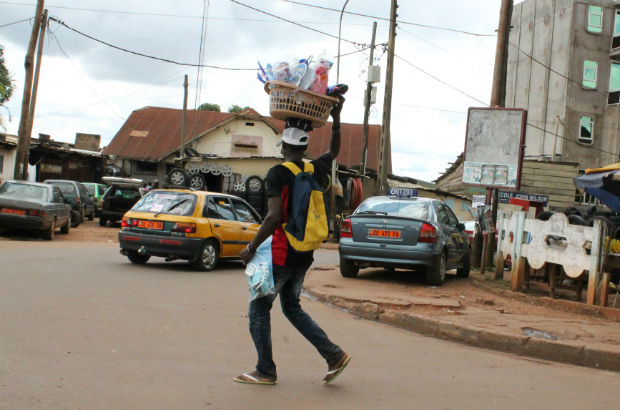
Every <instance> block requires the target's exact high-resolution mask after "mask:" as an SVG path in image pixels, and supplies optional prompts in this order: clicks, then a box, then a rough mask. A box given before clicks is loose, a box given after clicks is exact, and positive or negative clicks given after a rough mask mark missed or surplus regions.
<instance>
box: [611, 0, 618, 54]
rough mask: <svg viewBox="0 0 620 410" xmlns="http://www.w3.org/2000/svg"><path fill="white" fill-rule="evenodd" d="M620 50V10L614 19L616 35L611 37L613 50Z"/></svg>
mask: <svg viewBox="0 0 620 410" xmlns="http://www.w3.org/2000/svg"><path fill="white" fill-rule="evenodd" d="M617 48H620V9H619V10H616V17H615V19H614V33H613V34H612V37H611V49H612V50H615V49H617Z"/></svg>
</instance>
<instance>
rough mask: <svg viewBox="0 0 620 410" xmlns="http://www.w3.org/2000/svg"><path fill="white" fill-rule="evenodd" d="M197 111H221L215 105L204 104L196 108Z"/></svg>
mask: <svg viewBox="0 0 620 410" xmlns="http://www.w3.org/2000/svg"><path fill="white" fill-rule="evenodd" d="M198 109H199V110H203V111H215V112H221V111H222V110H221V109H220V106H219V105H217V104H212V103H204V104H200V107H198Z"/></svg>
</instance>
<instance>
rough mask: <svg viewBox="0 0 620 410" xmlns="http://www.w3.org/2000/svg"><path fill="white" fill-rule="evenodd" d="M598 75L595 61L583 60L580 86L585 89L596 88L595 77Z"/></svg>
mask: <svg viewBox="0 0 620 410" xmlns="http://www.w3.org/2000/svg"><path fill="white" fill-rule="evenodd" d="M597 73H598V63H597V62H596V61H590V60H584V62H583V80H582V81H581V84H582V85H583V86H584V87H586V88H596V77H597Z"/></svg>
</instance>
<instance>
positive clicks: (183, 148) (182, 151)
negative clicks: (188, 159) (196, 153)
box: [179, 74, 187, 165]
mask: <svg viewBox="0 0 620 410" xmlns="http://www.w3.org/2000/svg"><path fill="white" fill-rule="evenodd" d="M186 123H187V74H185V81H183V120H182V121H181V154H180V155H179V157H180V158H181V163H183V160H184V159H185V127H186ZM183 165H185V164H183Z"/></svg>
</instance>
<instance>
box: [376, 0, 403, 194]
mask: <svg viewBox="0 0 620 410" xmlns="http://www.w3.org/2000/svg"><path fill="white" fill-rule="evenodd" d="M397 8H398V4H396V0H392V7H391V10H390V38H389V42H388V60H387V68H386V74H385V96H384V98H383V121H382V124H381V146H380V147H379V175H378V180H377V189H376V194H377V195H385V193H386V192H387V190H388V189H387V167H388V158H389V155H388V150H389V147H390V119H391V116H392V83H393V81H394V43H395V40H396V16H397V14H396V9H397Z"/></svg>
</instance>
